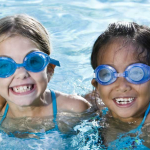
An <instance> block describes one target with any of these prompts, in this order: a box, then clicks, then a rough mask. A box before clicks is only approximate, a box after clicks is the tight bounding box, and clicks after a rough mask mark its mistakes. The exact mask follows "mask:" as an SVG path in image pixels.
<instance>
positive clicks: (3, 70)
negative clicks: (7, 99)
mask: <svg viewBox="0 0 150 150" xmlns="http://www.w3.org/2000/svg"><path fill="white" fill-rule="evenodd" d="M13 66H14V65H13V64H12V62H11V61H7V60H2V61H0V77H1V76H2V77H4V76H6V75H7V74H9V73H10V72H12V71H13V70H14V69H13Z"/></svg>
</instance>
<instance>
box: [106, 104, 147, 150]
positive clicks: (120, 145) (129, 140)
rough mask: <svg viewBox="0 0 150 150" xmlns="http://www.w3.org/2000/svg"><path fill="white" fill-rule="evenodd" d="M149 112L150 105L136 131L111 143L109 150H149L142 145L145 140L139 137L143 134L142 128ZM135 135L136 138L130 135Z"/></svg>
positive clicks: (122, 135)
mask: <svg viewBox="0 0 150 150" xmlns="http://www.w3.org/2000/svg"><path fill="white" fill-rule="evenodd" d="M149 111H150V104H149V106H148V108H147V110H146V112H145V114H144V118H143V120H142V122H141V124H140V125H139V126H138V127H137V128H136V129H133V130H131V131H129V132H127V133H124V134H121V135H120V136H119V137H118V139H117V140H115V141H112V142H110V143H109V146H108V148H107V150H112V149H122V150H124V149H136V150H137V149H139V150H141V149H144V150H148V149H149V148H147V147H146V146H144V145H143V144H142V143H143V141H144V140H142V139H140V138H139V136H140V134H141V133H142V131H141V129H142V126H143V125H144V122H145V120H146V117H147V115H148V114H149ZM135 133H136V136H135V137H131V136H130V134H135Z"/></svg>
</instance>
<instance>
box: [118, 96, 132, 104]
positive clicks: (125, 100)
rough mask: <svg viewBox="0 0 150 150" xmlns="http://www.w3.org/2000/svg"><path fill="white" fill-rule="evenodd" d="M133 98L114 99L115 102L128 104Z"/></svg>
mask: <svg viewBox="0 0 150 150" xmlns="http://www.w3.org/2000/svg"><path fill="white" fill-rule="evenodd" d="M133 100H134V98H133V97H132V98H116V99H115V101H116V103H117V104H129V103H131V102H132V101H133Z"/></svg>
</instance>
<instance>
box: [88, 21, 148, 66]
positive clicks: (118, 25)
mask: <svg viewBox="0 0 150 150" xmlns="http://www.w3.org/2000/svg"><path fill="white" fill-rule="evenodd" d="M115 38H118V39H119V38H122V39H127V40H128V41H130V42H131V43H134V44H136V45H137V47H140V49H141V51H140V52H139V51H138V53H139V54H138V57H140V56H141V55H142V54H143V53H144V52H146V56H145V57H144V60H145V62H146V64H147V65H150V28H149V27H147V26H143V25H138V24H137V23H134V22H115V23H111V24H109V26H108V28H107V29H106V30H105V31H104V32H103V33H102V34H101V35H100V36H99V37H98V38H97V40H96V41H95V43H94V45H93V49H92V54H91V65H92V67H93V69H95V68H96V67H97V66H98V64H97V62H98V56H99V54H100V53H102V49H103V48H104V46H106V45H107V44H109V43H110V42H111V41H112V40H114V39H115Z"/></svg>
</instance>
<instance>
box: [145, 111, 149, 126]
mask: <svg viewBox="0 0 150 150" xmlns="http://www.w3.org/2000/svg"><path fill="white" fill-rule="evenodd" d="M147 123H148V124H150V112H149V113H148V115H147V117H146V120H145V124H147Z"/></svg>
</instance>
